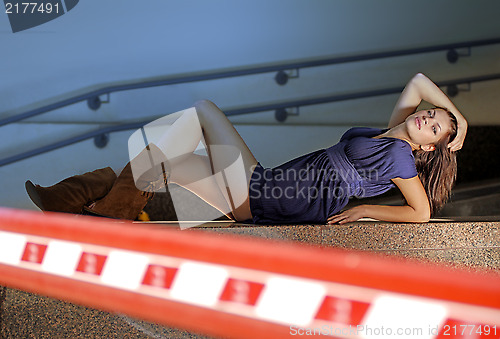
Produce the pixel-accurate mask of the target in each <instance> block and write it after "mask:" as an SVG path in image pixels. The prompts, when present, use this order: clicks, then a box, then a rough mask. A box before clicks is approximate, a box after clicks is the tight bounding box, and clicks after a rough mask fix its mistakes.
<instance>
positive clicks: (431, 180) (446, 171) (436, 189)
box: [413, 107, 457, 214]
mask: <svg viewBox="0 0 500 339" xmlns="http://www.w3.org/2000/svg"><path fill="white" fill-rule="evenodd" d="M435 109H442V110H444V111H446V112H447V113H448V116H449V117H450V119H451V131H450V133H449V134H447V135H446V136H445V137H443V138H441V140H439V141H438V142H437V143H436V145H435V147H436V148H435V150H434V151H423V150H415V151H413V156H414V157H415V166H416V168H417V172H418V177H419V178H420V181H421V182H422V185H423V186H424V189H425V192H426V193H427V198H428V199H429V204H430V207H431V214H435V213H436V212H437V211H439V210H440V209H441V208H442V207H443V206H444V204H445V203H446V201H447V200H448V199H449V197H450V194H451V189H452V188H453V185H454V184H455V180H456V179H457V155H456V152H452V151H450V149H449V148H448V143H449V142H451V141H452V140H453V139H454V138H455V137H456V135H457V119H456V118H455V116H454V115H453V114H452V113H451V112H450V111H449V110H448V109H446V108H443V107H435Z"/></svg>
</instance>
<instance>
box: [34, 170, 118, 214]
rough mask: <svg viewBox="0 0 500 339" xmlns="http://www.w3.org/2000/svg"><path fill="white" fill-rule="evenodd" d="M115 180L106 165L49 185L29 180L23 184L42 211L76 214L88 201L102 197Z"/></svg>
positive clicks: (114, 175)
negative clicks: (36, 183)
mask: <svg viewBox="0 0 500 339" xmlns="http://www.w3.org/2000/svg"><path fill="white" fill-rule="evenodd" d="M115 180H116V174H115V172H114V171H113V170H112V169H111V168H110V167H106V168H102V169H98V170H95V171H93V172H87V173H85V174H81V175H75V176H72V177H70V178H67V179H64V180H63V181H61V182H59V183H57V184H55V185H53V186H49V187H42V186H40V185H34V184H33V183H32V182H31V181H30V180H28V181H26V184H25V186H26V191H27V192H28V195H29V197H30V199H31V200H32V201H33V202H34V203H35V205H37V206H38V208H40V209H41V210H42V211H53V212H65V213H75V214H78V213H81V212H82V209H83V206H85V205H86V204H88V203H89V202H91V201H94V200H96V199H100V198H102V197H104V196H105V195H106V194H107V193H108V192H109V190H110V189H111V187H113V184H114V182H115Z"/></svg>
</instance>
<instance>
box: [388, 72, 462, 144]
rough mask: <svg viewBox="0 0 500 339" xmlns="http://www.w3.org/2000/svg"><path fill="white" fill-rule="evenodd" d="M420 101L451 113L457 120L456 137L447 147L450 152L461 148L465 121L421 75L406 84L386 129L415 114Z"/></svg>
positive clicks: (441, 92)
mask: <svg viewBox="0 0 500 339" xmlns="http://www.w3.org/2000/svg"><path fill="white" fill-rule="evenodd" d="M422 100H424V101H427V102H428V103H430V104H431V105H435V106H440V107H444V108H447V109H448V110H449V111H450V112H451V113H453V115H454V116H455V117H456V118H457V136H456V137H455V139H454V140H453V141H452V142H451V143H450V144H449V145H448V147H450V148H451V150H452V151H457V150H459V149H460V148H462V145H463V143H464V140H465V135H466V134H467V120H465V118H464V117H463V115H462V114H461V113H460V111H459V110H458V109H457V108H456V107H455V105H454V104H453V103H452V102H451V100H450V99H449V98H448V97H447V96H446V94H444V93H443V91H441V89H440V88H439V87H438V86H437V85H436V84H435V83H433V82H432V81H431V80H430V79H429V78H428V77H426V76H425V75H423V74H422V73H418V74H416V75H415V76H414V77H413V78H412V79H411V80H410V81H409V82H408V84H406V87H405V89H404V90H403V92H402V93H401V95H400V97H399V99H398V101H397V103H396V106H395V107H394V110H393V111H392V115H391V119H390V120H389V125H388V127H389V128H392V127H394V126H397V125H399V124H401V123H403V122H404V121H405V119H406V118H407V117H408V116H409V115H410V114H412V113H413V112H415V110H416V108H417V107H418V105H420V103H421V102H422Z"/></svg>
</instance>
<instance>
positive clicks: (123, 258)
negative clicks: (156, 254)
mask: <svg viewBox="0 0 500 339" xmlns="http://www.w3.org/2000/svg"><path fill="white" fill-rule="evenodd" d="M148 261H149V259H148V257H147V256H145V255H142V254H137V253H132V252H128V251H120V250H112V251H110V252H109V256H108V259H107V260H106V263H105V264H104V268H103V271H102V275H101V281H102V282H103V283H104V284H107V285H111V286H113V287H118V288H124V289H128V290H136V289H137V288H138V287H139V286H140V284H141V281H142V278H143V277H144V273H145V272H146V268H147V265H148Z"/></svg>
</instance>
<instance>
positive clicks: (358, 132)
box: [340, 127, 387, 141]
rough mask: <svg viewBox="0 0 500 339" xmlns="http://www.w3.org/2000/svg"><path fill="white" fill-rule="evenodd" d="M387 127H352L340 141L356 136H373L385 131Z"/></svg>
mask: <svg viewBox="0 0 500 339" xmlns="http://www.w3.org/2000/svg"><path fill="white" fill-rule="evenodd" d="M386 130H387V129H380V128H373V127H352V128H350V129H348V130H347V132H345V133H344V134H343V135H342V138H340V141H344V140H350V139H352V138H356V137H367V138H372V137H375V136H377V135H380V134H382V133H384V132H385V131H386Z"/></svg>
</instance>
